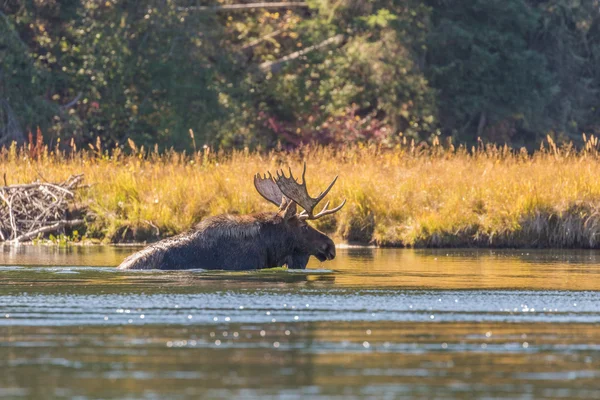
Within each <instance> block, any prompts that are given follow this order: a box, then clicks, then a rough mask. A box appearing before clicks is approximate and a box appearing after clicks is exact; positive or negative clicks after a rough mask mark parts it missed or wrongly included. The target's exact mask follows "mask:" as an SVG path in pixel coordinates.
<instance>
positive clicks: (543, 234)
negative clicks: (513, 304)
mask: <svg viewBox="0 0 600 400" xmlns="http://www.w3.org/2000/svg"><path fill="white" fill-rule="evenodd" d="M584 141H585V145H584V146H583V148H581V149H576V148H575V147H574V146H572V145H564V146H557V145H556V144H555V143H554V141H553V140H552V139H551V138H550V137H548V139H547V140H546V141H545V142H544V143H543V144H542V146H541V147H540V149H539V150H538V151H536V152H535V153H533V154H528V153H527V152H526V151H525V150H522V149H521V150H516V149H511V148H508V147H506V146H494V145H484V144H483V143H481V142H480V143H479V144H478V146H475V147H473V148H469V149H467V148H465V147H461V146H458V147H455V146H453V145H452V144H445V145H441V144H440V143H439V142H437V141H436V142H434V143H433V145H425V144H422V145H415V143H414V142H411V141H406V140H405V141H404V143H402V144H399V145H397V146H395V147H393V148H384V147H379V146H374V145H373V146H371V145H354V146H348V147H344V148H337V149H334V148H328V147H311V146H305V147H302V148H300V149H298V150H294V151H290V152H284V151H271V152H249V151H233V152H227V153H214V152H213V151H212V150H211V149H209V148H206V147H205V148H200V149H199V150H198V151H195V152H193V153H191V154H186V153H178V152H174V151H166V152H162V153H160V152H158V151H157V149H151V150H148V149H144V148H138V147H137V146H136V144H135V143H133V142H132V141H129V143H128V148H127V149H126V150H127V151H124V150H123V149H121V148H118V147H116V148H112V149H106V148H103V146H102V143H100V141H98V142H96V145H95V146H90V148H87V149H76V148H75V146H74V145H73V144H72V145H71V146H70V148H69V149H67V150H66V151H63V150H59V149H58V148H54V149H50V148H48V147H47V146H45V145H43V144H40V143H39V142H40V141H37V144H35V145H27V146H24V147H21V148H18V147H16V146H15V145H13V146H12V147H10V148H7V149H4V150H2V151H0V172H3V173H4V174H5V177H6V183H8V184H14V183H27V182H32V181H35V180H37V179H42V180H46V181H49V182H57V181H64V180H65V179H66V178H68V177H69V175H73V174H79V173H83V174H85V182H86V183H88V184H90V187H89V188H88V189H85V190H83V191H81V193H80V195H79V198H78V203H79V205H80V206H83V207H85V208H86V209H87V210H88V218H87V220H88V222H87V231H86V236H87V237H89V238H98V239H100V240H102V241H105V242H122V241H146V240H149V241H151V240H155V239H157V238H159V237H165V236H169V235H173V234H176V233H178V232H181V231H184V230H186V229H189V228H190V227H192V226H193V225H194V224H195V223H197V222H198V221H200V220H201V219H202V218H203V217H205V216H208V215H215V214H219V213H241V214H242V213H252V212H255V211H260V210H272V209H273V206H272V205H270V204H269V203H267V202H266V201H265V200H263V199H262V198H261V197H260V196H259V195H258V194H257V193H256V192H255V189H254V187H253V184H252V178H253V174H254V173H256V172H264V171H267V170H271V171H274V170H275V169H277V168H280V167H282V166H288V165H290V166H292V168H293V169H294V170H295V172H298V173H299V172H300V169H301V163H302V161H304V160H306V161H307V164H308V171H307V180H308V188H309V191H310V192H311V193H312V194H316V193H317V192H318V191H319V190H321V189H323V188H324V186H325V185H326V184H327V183H328V182H329V181H330V180H331V178H332V177H333V176H335V175H339V176H340V178H339V180H338V183H337V184H336V186H335V187H334V189H333V190H332V192H331V193H330V195H329V198H330V199H331V200H332V203H333V204H337V203H339V202H340V201H341V200H342V199H344V198H347V199H348V204H347V205H346V206H345V208H344V209H343V210H342V211H341V212H339V213H337V214H335V215H334V216H332V217H327V218H324V219H323V220H322V221H318V222H317V223H316V224H317V227H318V228H320V229H322V230H324V231H326V232H328V233H330V234H334V236H337V238H338V240H345V241H349V242H359V243H373V244H376V245H381V246H414V247H446V246H481V247H578V248H598V247H600V179H598V177H599V176H600V155H599V146H598V140H597V138H595V137H593V136H592V137H589V138H588V137H584Z"/></svg>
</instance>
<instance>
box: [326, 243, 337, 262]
mask: <svg viewBox="0 0 600 400" xmlns="http://www.w3.org/2000/svg"><path fill="white" fill-rule="evenodd" d="M323 253H324V254H325V257H326V258H327V259H328V260H333V259H334V258H335V245H334V244H333V242H332V243H325V244H324V245H323Z"/></svg>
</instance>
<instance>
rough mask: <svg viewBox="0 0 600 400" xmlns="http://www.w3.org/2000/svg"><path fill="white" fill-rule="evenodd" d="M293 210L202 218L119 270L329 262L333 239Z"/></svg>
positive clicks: (131, 258) (243, 267)
mask: <svg viewBox="0 0 600 400" xmlns="http://www.w3.org/2000/svg"><path fill="white" fill-rule="evenodd" d="M295 211H296V207H295V205H294V206H293V209H292V207H288V208H287V209H284V210H280V211H279V212H277V213H259V214H254V215H243V216H235V215H219V216H216V217H210V218H206V219H205V220H203V221H202V222H200V223H199V224H198V225H196V227H195V228H194V229H193V230H191V231H190V232H187V233H183V234H181V235H178V236H174V237H172V238H168V239H164V240H162V241H160V242H157V243H154V244H152V245H150V246H148V247H146V248H145V249H143V250H141V251H139V252H137V253H135V254H132V255H131V256H129V257H127V258H126V259H125V260H124V261H123V263H121V265H119V269H162V270H178V269H223V270H250V269H261V268H273V267H280V266H283V265H287V266H288V268H293V269H303V268H305V267H306V264H307V263H308V259H309V257H310V256H311V255H312V256H315V257H317V258H318V259H319V260H320V261H325V260H331V259H333V258H334V257H335V245H334V243H333V241H332V240H331V239H330V238H329V237H327V236H326V235H324V234H323V233H321V232H319V231H318V230H316V229H314V228H312V227H311V226H309V225H308V224H307V223H306V221H303V220H301V219H299V218H298V217H297V216H296V214H295Z"/></svg>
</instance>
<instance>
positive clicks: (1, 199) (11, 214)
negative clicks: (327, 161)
mask: <svg viewBox="0 0 600 400" xmlns="http://www.w3.org/2000/svg"><path fill="white" fill-rule="evenodd" d="M82 180H83V175H74V176H71V177H69V179H67V180H66V181H64V182H62V183H48V182H36V183H29V184H18V185H10V186H8V185H6V186H0V240H2V241H8V242H9V243H18V242H22V241H24V240H28V239H31V238H34V237H36V236H37V235H40V234H44V233H48V232H55V231H57V230H60V229H63V228H65V227H68V226H72V225H78V224H81V223H83V220H81V219H74V220H69V219H68V218H67V216H68V210H69V206H70V204H71V202H72V201H73V200H74V199H75V191H76V190H77V189H78V188H79V184H80V183H81V181H82Z"/></svg>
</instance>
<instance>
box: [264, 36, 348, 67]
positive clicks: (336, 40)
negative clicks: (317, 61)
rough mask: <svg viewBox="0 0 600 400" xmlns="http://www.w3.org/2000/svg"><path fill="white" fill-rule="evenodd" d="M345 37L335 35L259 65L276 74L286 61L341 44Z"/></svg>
mask: <svg viewBox="0 0 600 400" xmlns="http://www.w3.org/2000/svg"><path fill="white" fill-rule="evenodd" d="M344 39H345V37H344V35H342V34H339V35H335V36H333V37H330V38H329V39H327V40H324V41H322V42H321V43H318V44H315V45H313V46H310V47H307V48H305V49H302V50H299V51H296V52H294V53H292V54H289V55H287V56H285V57H283V58H280V59H278V60H275V61H267V62H264V63H262V64H260V65H259V66H258V67H259V68H260V70H261V71H263V72H265V73H267V72H271V73H273V74H275V73H277V72H279V71H280V70H281V69H282V68H283V66H284V65H285V64H286V63H288V62H290V61H293V60H296V59H298V58H300V57H302V56H304V55H306V54H308V53H310V52H312V51H315V50H319V49H321V48H323V47H326V46H331V45H336V46H340V45H341V44H342V43H343V42H344Z"/></svg>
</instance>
